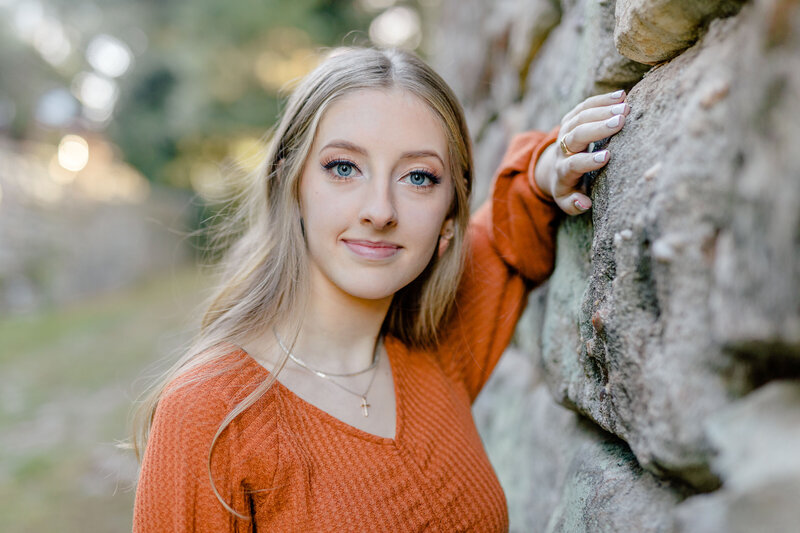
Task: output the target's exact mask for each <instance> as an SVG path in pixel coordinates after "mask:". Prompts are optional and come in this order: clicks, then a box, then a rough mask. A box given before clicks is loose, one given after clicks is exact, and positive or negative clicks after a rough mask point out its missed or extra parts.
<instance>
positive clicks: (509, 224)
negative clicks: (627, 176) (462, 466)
mask: <svg viewBox="0 0 800 533" xmlns="http://www.w3.org/2000/svg"><path fill="white" fill-rule="evenodd" d="M557 134H558V129H557V128H556V129H554V130H553V131H551V132H550V133H549V134H545V133H542V132H526V133H523V134H520V135H517V136H515V137H514V139H513V140H512V142H511V144H510V146H509V148H508V150H507V152H506V154H505V156H504V157H503V161H502V163H501V165H500V168H499V169H498V171H497V173H496V176H495V180H494V184H493V187H492V192H491V196H490V199H489V200H487V202H486V203H484V205H483V206H481V208H480V209H478V211H477V212H476V213H475V214H474V215H473V217H472V219H471V220H470V226H469V231H468V239H469V249H468V257H467V261H466V264H465V267H464V273H463V276H462V279H461V283H460V285H459V289H458V294H457V296H456V302H455V306H454V309H453V313H452V315H451V316H450V318H449V321H448V323H447V325H446V327H445V328H443V332H444V335H443V337H442V339H441V342H440V350H439V351H440V354H441V355H440V358H441V360H442V361H443V363H444V364H445V365H446V366H449V367H450V371H451V372H453V373H455V374H456V376H458V378H459V379H460V380H461V381H463V382H464V383H465V385H466V388H467V392H468V394H469V396H470V399H471V400H473V401H474V399H475V397H476V396H477V394H478V392H479V391H480V390H481V388H482V387H483V385H484V384H485V383H486V380H487V379H488V378H489V375H490V374H491V371H492V370H493V369H494V366H495V365H496V363H497V361H498V359H499V357H500V355H501V354H502V353H503V351H504V350H505V348H506V346H507V345H508V343H509V341H510V340H511V336H512V335H513V333H514V328H515V326H516V323H517V321H518V320H519V317H520V315H521V314H522V311H523V310H524V308H525V302H526V298H527V294H528V292H529V291H530V290H531V289H532V288H533V287H535V286H536V285H539V284H541V283H542V282H543V281H544V280H546V279H547V277H548V276H549V275H550V273H551V272H552V269H553V265H554V261H555V234H556V229H557V225H558V221H559V220H560V218H561V210H560V209H559V208H558V206H557V205H556V204H555V203H554V202H553V200H552V198H550V199H548V198H547V197H546V195H545V193H543V192H542V191H541V190H539V188H538V187H537V185H536V181H535V173H534V172H535V166H536V162H537V161H538V159H539V157H540V156H541V154H542V153H543V152H544V151H545V150H546V148H547V147H548V146H552V144H553V142H555V139H556V137H557Z"/></svg>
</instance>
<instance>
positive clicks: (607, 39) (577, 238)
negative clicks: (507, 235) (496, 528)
mask: <svg viewBox="0 0 800 533" xmlns="http://www.w3.org/2000/svg"><path fill="white" fill-rule="evenodd" d="M437 16H438V20H439V23H438V25H437V26H436V28H437V29H436V32H435V34H434V35H433V44H432V46H431V49H432V50H433V54H432V55H433V63H434V65H435V66H436V68H437V70H438V71H439V72H441V73H442V74H443V75H444V76H445V78H446V79H447V80H448V82H449V83H451V85H452V86H453V88H454V90H455V91H456V92H457V94H458V96H459V98H460V99H461V100H462V102H463V103H464V105H465V107H466V109H467V113H468V117H469V121H470V127H471V131H472V133H473V137H474V142H475V147H476V160H477V161H476V165H477V169H478V175H479V177H480V179H481V181H480V182H479V183H478V185H477V187H476V189H477V192H478V196H479V197H480V196H485V194H486V191H487V190H488V186H489V177H490V176H491V174H492V171H493V169H494V168H495V166H496V165H497V164H498V162H499V160H500V158H501V156H502V153H503V150H504V148H505V145H506V144H507V142H508V140H509V138H510V137H511V135H513V134H514V133H516V132H518V131H521V130H524V129H528V128H535V129H549V128H551V127H552V126H553V125H555V124H557V123H558V122H559V120H560V118H561V117H562V116H563V115H564V113H566V112H567V111H568V110H569V109H571V108H572V107H573V106H574V105H576V104H577V103H578V102H580V101H581V100H583V99H584V98H586V97H588V96H590V95H592V94H596V93H599V92H606V91H610V90H614V89H617V88H624V89H627V90H628V91H629V98H628V102H629V104H630V105H631V107H632V112H631V114H630V116H629V117H628V122H627V124H626V126H625V128H624V130H623V131H622V132H621V133H620V134H619V135H617V136H615V137H614V138H612V139H611V141H610V143H609V144H608V149H609V150H610V152H611V160H610V162H609V164H608V165H607V168H606V169H605V170H604V171H603V172H601V173H599V175H598V176H596V177H595V178H594V180H593V181H592V184H591V197H592V200H593V204H594V205H593V208H592V210H591V212H589V213H587V214H585V215H582V216H579V217H574V218H569V219H567V220H566V221H565V222H564V223H563V224H562V225H561V228H560V230H559V235H558V254H557V265H556V270H555V272H554V274H553V277H552V278H551V280H550V281H549V283H548V285H547V286H546V287H543V288H540V289H538V290H537V291H535V292H534V293H533V294H532V295H531V300H530V303H529V306H528V310H527V313H526V316H525V317H524V318H523V321H522V323H521V325H520V327H519V328H518V335H517V337H518V339H517V343H516V347H515V348H513V349H511V350H509V352H508V353H507V355H506V357H504V359H503V361H502V362H501V364H500V366H499V367H498V370H497V372H496V374H495V376H494V377H493V378H492V381H491V382H490V384H489V385H488V387H487V390H486V391H485V392H484V393H482V395H481V397H480V398H479V400H478V402H477V404H476V407H475V415H476V419H477V420H478V422H479V425H480V427H481V429H482V434H483V436H484V440H485V443H486V445H487V449H488V451H489V454H490V456H491V458H492V460H493V463H494V465H495V467H496V469H497V471H498V475H499V476H500V478H501V481H502V482H503V485H504V487H505V489H506V493H507V497H508V500H509V508H510V513H511V524H512V530H514V531H533V532H538V531H546V532H560V531H576V532H583V531H585V532H598V531H608V532H650V531H653V532H656V531H658V532H700V533H706V532H708V533H710V532H746V531H747V532H750V531H759V532H770V531H775V532H784V531H793V530H797V529H796V528H797V527H798V526H797V524H799V523H800V506H798V505H797V502H798V501H800V381H798V378H800V289H798V287H799V286H800V285H799V282H800V253H799V252H800V150H799V149H797V148H796V147H794V146H793V145H794V144H796V143H797V142H798V140H800V2H798V1H797V0H751V1H734V0H719V1H712V0H695V1H692V0H617V1H616V2H615V1H613V0H563V1H561V2H558V1H557V0H504V1H497V2H489V1H481V0H443V1H442V3H441V4H440V5H439V7H438V13H437Z"/></svg>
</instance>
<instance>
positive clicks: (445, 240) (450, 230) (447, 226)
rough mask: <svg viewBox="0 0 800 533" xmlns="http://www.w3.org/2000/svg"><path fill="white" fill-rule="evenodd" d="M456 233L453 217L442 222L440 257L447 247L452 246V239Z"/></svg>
mask: <svg viewBox="0 0 800 533" xmlns="http://www.w3.org/2000/svg"><path fill="white" fill-rule="evenodd" d="M453 235H455V223H454V222H453V219H452V218H448V219H446V220H445V221H444V224H442V231H441V232H440V233H439V257H441V256H442V254H444V252H445V250H447V247H448V246H450V241H451V240H452V239H453Z"/></svg>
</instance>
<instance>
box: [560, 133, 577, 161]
mask: <svg viewBox="0 0 800 533" xmlns="http://www.w3.org/2000/svg"><path fill="white" fill-rule="evenodd" d="M559 144H560V146H561V153H562V154H564V156H565V157H569V156H571V155H575V154H577V153H578V152H573V151H572V150H570V149H569V148H567V143H565V142H564V137H562V138H561V142H560V143H559Z"/></svg>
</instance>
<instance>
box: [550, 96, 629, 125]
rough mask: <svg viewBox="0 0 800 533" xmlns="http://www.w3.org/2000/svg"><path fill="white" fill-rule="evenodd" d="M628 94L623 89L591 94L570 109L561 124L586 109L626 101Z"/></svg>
mask: <svg viewBox="0 0 800 533" xmlns="http://www.w3.org/2000/svg"><path fill="white" fill-rule="evenodd" d="M626 96H627V95H626V94H625V91H623V90H619V91H614V92H613V93H606V94H598V95H597V96H590V97H589V98H587V99H586V100H584V101H583V102H581V103H580V104H578V105H577V106H575V107H574V108H572V110H571V111H569V112H568V113H567V114H566V115H564V118H563V119H562V120H561V124H564V123H565V122H567V121H569V120H571V119H572V117H574V116H575V115H577V114H578V113H580V112H581V111H583V110H584V109H591V108H593V107H600V106H604V105H610V104H618V103H620V102H624V101H625V97H626Z"/></svg>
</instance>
